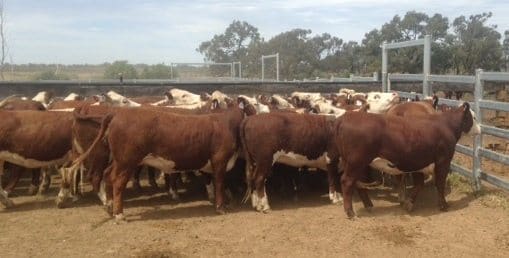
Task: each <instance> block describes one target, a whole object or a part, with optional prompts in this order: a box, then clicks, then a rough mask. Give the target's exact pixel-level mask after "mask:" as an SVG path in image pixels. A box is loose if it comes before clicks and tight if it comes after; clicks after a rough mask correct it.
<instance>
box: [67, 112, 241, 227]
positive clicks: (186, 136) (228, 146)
mask: <svg viewBox="0 0 509 258" xmlns="http://www.w3.org/2000/svg"><path fill="white" fill-rule="evenodd" d="M244 114H245V112H244V111H243V110H242V109H239V108H237V107H231V108H229V110H227V111H225V112H223V113H218V114H208V115H196V116H192V115H189V116H182V115H177V114H172V113H168V112H160V111H155V110H150V109H144V108H140V109H123V110H119V111H117V112H116V113H115V114H114V115H107V116H106V117H105V119H104V121H103V123H102V127H101V131H100V133H99V135H98V136H97V138H96V139H95V141H94V143H93V144H92V146H91V147H90V148H89V149H88V150H87V152H85V153H84V154H83V155H82V156H81V157H80V158H78V159H77V160H76V161H75V165H77V164H79V163H80V162H81V161H82V160H83V159H84V158H86V157H87V155H88V154H89V153H91V152H93V149H94V148H95V146H96V145H97V144H99V142H101V141H100V139H102V138H103V137H104V135H105V132H106V129H107V130H108V134H107V136H106V138H107V141H108V145H109V149H110V151H111V156H112V164H111V165H110V166H109V168H108V169H107V171H106V174H105V178H106V185H107V195H108V199H110V198H111V197H113V210H112V212H113V215H114V216H115V218H116V219H123V218H124V217H123V205H122V199H123V197H122V196H123V191H124V189H125V186H126V183H127V181H128V180H129V178H130V176H131V175H132V174H133V173H134V171H135V169H136V168H137V167H138V166H139V165H149V166H153V167H156V168H158V169H160V170H161V171H163V172H165V173H171V172H174V171H183V170H195V169H199V170H202V171H205V172H208V173H213V174H214V177H215V184H216V210H217V211H218V212H220V213H223V212H224V200H223V190H224V188H223V177H224V173H225V172H226V171H228V170H229V169H230V168H231V166H233V164H234V162H235V160H236V157H237V152H238V147H239V145H240V144H239V143H238V128H239V126H240V122H241V121H242V119H243V117H244ZM126 135H129V139H130V140H129V141H125V137H126Z"/></svg>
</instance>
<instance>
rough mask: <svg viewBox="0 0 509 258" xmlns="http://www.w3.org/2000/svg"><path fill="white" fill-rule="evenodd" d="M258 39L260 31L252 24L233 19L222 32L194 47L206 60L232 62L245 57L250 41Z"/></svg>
mask: <svg viewBox="0 0 509 258" xmlns="http://www.w3.org/2000/svg"><path fill="white" fill-rule="evenodd" d="M259 40H260V33H258V29H257V28H256V27H254V26H253V25H251V24H249V23H247V22H245V21H237V20H234V21H233V22H232V23H231V24H230V25H229V26H228V28H226V30H225V31H224V33H223V34H219V35H214V37H213V38H212V39H211V40H209V41H205V42H202V43H201V44H200V46H199V47H198V48H197V49H196V50H197V51H198V52H200V53H201V54H203V55H204V56H205V59H206V60H207V61H213V62H233V61H238V60H241V59H243V58H244V57H246V55H247V54H248V51H247V49H248V46H249V45H250V44H251V42H256V41H259Z"/></svg>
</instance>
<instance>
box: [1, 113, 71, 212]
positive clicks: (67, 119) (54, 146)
mask: <svg viewBox="0 0 509 258" xmlns="http://www.w3.org/2000/svg"><path fill="white" fill-rule="evenodd" d="M0 117H2V119H1V120H0V134H1V135H0V175H1V174H3V163H4V162H9V163H12V164H15V165H18V166H22V167H26V168H42V167H48V166H52V165H62V164H63V163H65V162H66V161H67V160H68V156H69V151H70V150H71V125H72V114H71V113H68V112H39V111H0ZM0 187H1V183H0ZM0 201H1V202H2V203H3V204H4V205H5V206H6V207H10V206H12V205H13V203H12V201H11V200H9V199H8V198H7V196H6V194H5V192H4V191H3V189H0Z"/></svg>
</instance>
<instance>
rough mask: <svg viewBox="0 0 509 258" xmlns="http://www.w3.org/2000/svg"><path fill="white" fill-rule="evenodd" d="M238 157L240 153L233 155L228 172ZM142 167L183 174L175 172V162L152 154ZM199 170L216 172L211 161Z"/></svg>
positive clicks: (227, 168) (228, 165) (228, 164)
mask: <svg viewBox="0 0 509 258" xmlns="http://www.w3.org/2000/svg"><path fill="white" fill-rule="evenodd" d="M237 157H238V153H237V152H235V153H234V154H233V156H232V157H231V158H230V159H229V160H228V163H227V164H226V171H230V170H231V169H232V168H233V166H234V165H235V161H237ZM140 165H147V166H151V167H154V168H157V169H159V170H161V172H163V173H176V172H181V171H176V170H175V166H176V164H175V161H173V160H167V159H164V158H162V157H159V156H154V155H152V154H149V155H147V156H145V158H143V160H142V161H141V163H140ZM198 170H200V171H203V172H207V173H213V172H214V171H213V170H212V164H211V163H210V160H208V161H207V163H206V164H205V166H203V167H202V168H200V169H198Z"/></svg>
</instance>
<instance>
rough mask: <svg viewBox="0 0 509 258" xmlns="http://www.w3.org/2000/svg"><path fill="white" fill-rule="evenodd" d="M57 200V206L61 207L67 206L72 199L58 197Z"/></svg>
mask: <svg viewBox="0 0 509 258" xmlns="http://www.w3.org/2000/svg"><path fill="white" fill-rule="evenodd" d="M55 202H56V204H57V208H59V209H63V208H67V207H69V206H70V204H71V200H70V199H68V198H65V199H64V198H60V197H57V199H56V200H55Z"/></svg>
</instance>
